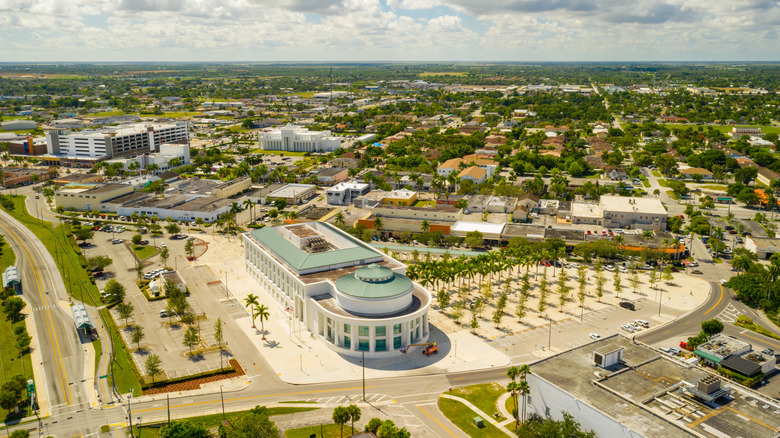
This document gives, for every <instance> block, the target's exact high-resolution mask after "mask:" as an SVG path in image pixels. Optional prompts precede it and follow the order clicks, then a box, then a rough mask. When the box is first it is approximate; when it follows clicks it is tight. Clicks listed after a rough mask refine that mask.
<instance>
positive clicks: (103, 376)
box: [98, 374, 108, 379]
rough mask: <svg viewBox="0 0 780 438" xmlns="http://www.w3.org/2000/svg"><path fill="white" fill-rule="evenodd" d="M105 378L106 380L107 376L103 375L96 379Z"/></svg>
mask: <svg viewBox="0 0 780 438" xmlns="http://www.w3.org/2000/svg"><path fill="white" fill-rule="evenodd" d="M107 378H108V374H103V375H102V376H100V377H98V379H107Z"/></svg>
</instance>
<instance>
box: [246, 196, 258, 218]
mask: <svg viewBox="0 0 780 438" xmlns="http://www.w3.org/2000/svg"><path fill="white" fill-rule="evenodd" d="M244 207H246V208H248V209H249V222H252V221H254V220H255V217H254V209H255V203H254V202H253V201H252V200H251V199H249V198H247V199H245V200H244Z"/></svg>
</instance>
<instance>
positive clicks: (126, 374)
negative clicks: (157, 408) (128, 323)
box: [100, 309, 141, 394]
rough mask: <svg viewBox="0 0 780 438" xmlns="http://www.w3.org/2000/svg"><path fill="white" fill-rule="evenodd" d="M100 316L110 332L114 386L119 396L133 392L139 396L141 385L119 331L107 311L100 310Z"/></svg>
mask: <svg viewBox="0 0 780 438" xmlns="http://www.w3.org/2000/svg"><path fill="white" fill-rule="evenodd" d="M100 315H101V316H102V317H103V321H105V322H106V324H107V325H108V326H109V331H110V332H111V341H112V342H113V344H114V364H113V370H114V384H115V385H116V388H117V390H118V391H119V393H120V394H127V393H128V392H130V390H134V394H141V384H140V383H139V381H138V376H137V375H136V374H135V370H134V368H133V359H132V357H130V352H129V351H128V349H127V346H126V345H125V342H124V341H123V340H122V337H121V336H120V335H119V331H118V330H119V329H118V328H117V326H116V324H115V323H114V319H113V318H112V317H111V314H110V312H109V310H108V309H100Z"/></svg>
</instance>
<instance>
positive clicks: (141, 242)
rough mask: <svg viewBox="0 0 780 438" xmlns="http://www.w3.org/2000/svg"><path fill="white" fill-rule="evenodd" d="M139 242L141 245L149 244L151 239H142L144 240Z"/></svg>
mask: <svg viewBox="0 0 780 438" xmlns="http://www.w3.org/2000/svg"><path fill="white" fill-rule="evenodd" d="M138 243H140V244H141V245H148V244H149V241H148V240H142V241H140V242H138Z"/></svg>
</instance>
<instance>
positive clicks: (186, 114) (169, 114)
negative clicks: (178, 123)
mask: <svg viewBox="0 0 780 438" xmlns="http://www.w3.org/2000/svg"><path fill="white" fill-rule="evenodd" d="M196 114H200V113H199V112H197V111H187V112H185V111H171V112H167V113H165V114H164V115H165V117H170V118H172V119H174V118H177V117H189V116H194V115H196Z"/></svg>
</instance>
